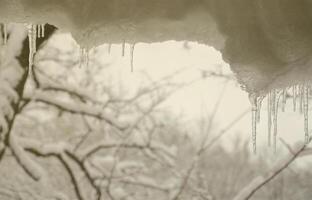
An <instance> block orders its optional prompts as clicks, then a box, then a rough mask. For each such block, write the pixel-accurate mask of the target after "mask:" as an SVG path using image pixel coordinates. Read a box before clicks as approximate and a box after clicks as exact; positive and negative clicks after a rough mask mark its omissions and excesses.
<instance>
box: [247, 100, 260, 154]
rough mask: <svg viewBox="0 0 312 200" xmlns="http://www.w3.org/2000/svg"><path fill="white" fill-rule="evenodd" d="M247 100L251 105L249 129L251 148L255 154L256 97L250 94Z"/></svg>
mask: <svg viewBox="0 0 312 200" xmlns="http://www.w3.org/2000/svg"><path fill="white" fill-rule="evenodd" d="M249 100H250V103H251V128H252V133H251V134H252V135H251V136H252V147H253V152H254V154H256V153H257V103H258V102H257V96H256V94H250V95H249Z"/></svg>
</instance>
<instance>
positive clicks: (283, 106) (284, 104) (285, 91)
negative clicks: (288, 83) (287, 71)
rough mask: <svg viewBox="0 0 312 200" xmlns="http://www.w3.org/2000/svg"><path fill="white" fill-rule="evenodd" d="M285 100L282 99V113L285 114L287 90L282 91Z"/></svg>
mask: <svg viewBox="0 0 312 200" xmlns="http://www.w3.org/2000/svg"><path fill="white" fill-rule="evenodd" d="M282 95H283V99H282V111H283V112H285V107H286V100H287V88H285V89H283V91H282Z"/></svg>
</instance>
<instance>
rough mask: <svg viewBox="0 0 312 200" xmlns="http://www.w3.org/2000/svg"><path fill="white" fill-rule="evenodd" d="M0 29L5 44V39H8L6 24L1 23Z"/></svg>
mask: <svg viewBox="0 0 312 200" xmlns="http://www.w3.org/2000/svg"><path fill="white" fill-rule="evenodd" d="M1 31H2V37H3V45H6V44H7V40H8V30H7V24H1Z"/></svg>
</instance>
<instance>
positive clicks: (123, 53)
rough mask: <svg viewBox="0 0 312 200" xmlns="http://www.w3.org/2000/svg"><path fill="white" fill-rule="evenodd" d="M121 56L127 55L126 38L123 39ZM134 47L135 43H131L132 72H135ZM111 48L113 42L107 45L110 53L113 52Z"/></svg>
mask: <svg viewBox="0 0 312 200" xmlns="http://www.w3.org/2000/svg"><path fill="white" fill-rule="evenodd" d="M121 45H122V46H121V56H122V57H124V56H125V49H126V40H125V39H124V40H123V41H122V44H121ZM134 47H135V43H132V44H130V67H131V72H133V68H134V64H133V63H134ZM111 49H112V44H111V43H109V44H108V46H107V53H108V54H110V53H111Z"/></svg>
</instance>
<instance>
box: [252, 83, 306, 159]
mask: <svg viewBox="0 0 312 200" xmlns="http://www.w3.org/2000/svg"><path fill="white" fill-rule="evenodd" d="M309 94H310V86H309V85H308V84H300V85H294V86H292V88H286V89H282V90H276V89H273V90H271V91H270V92H269V93H268V94H267V95H266V96H267V110H268V117H267V119H268V145H269V146H271V144H272V139H273V148H274V151H275V152H276V144H277V134H278V132H277V131H278V129H277V118H278V111H279V106H281V110H282V111H283V112H284V111H285V108H286V102H287V98H288V97H292V101H293V110H294V111H297V110H298V109H297V105H298V104H297V101H299V111H300V113H301V114H302V113H303V116H304V135H305V136H304V138H305V142H306V143H307V142H308V141H309V139H310V135H309V118H308V114H309V112H308V110H309ZM264 97H265V96H258V95H256V94H250V96H249V99H250V103H251V106H252V145H253V151H254V153H256V149H257V144H256V143H257V140H256V135H257V123H259V122H260V110H261V104H262V100H263V99H264ZM297 97H299V98H297ZM272 126H273V127H272Z"/></svg>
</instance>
